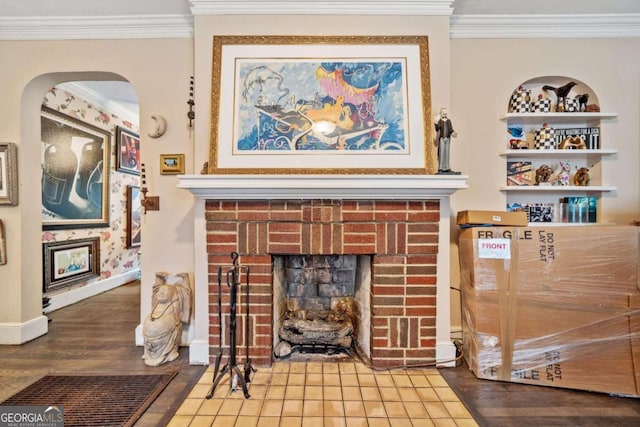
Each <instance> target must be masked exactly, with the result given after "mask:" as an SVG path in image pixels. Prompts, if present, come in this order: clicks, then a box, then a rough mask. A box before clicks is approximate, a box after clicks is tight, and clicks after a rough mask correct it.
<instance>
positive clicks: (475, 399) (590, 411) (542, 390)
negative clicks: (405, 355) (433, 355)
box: [439, 365, 640, 427]
mask: <svg viewBox="0 0 640 427" xmlns="http://www.w3.org/2000/svg"><path fill="white" fill-rule="evenodd" d="M439 371H440V374H441V375H442V376H443V377H444V379H445V380H446V381H447V383H448V384H449V386H450V387H451V388H452V389H453V391H454V392H455V393H456V394H457V395H458V397H459V398H460V400H461V401H462V402H463V403H464V405H465V406H466V408H467V409H468V410H469V412H470V413H471V415H473V418H474V419H475V420H476V422H477V423H478V425H479V426H481V427H484V426H490V427H506V426H518V427H524V426H539V427H554V426H581V427H596V426H598V427H605V426H606V427H627V426H628V427H631V426H634V427H637V426H640V399H636V398H629V397H616V396H609V395H607V394H603V393H590V392H587V391H579V390H568V389H561V388H551V387H542V386H534V385H526V384H515V383H507V382H500V381H490V380H481V379H478V378H476V377H475V376H474V375H473V373H472V372H471V371H470V370H469V369H468V368H467V366H466V365H462V366H458V367H456V368H446V369H440V370H439Z"/></svg>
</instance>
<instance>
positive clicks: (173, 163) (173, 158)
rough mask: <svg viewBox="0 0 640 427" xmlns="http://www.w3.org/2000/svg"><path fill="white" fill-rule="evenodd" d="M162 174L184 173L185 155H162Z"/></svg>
mask: <svg viewBox="0 0 640 427" xmlns="http://www.w3.org/2000/svg"><path fill="white" fill-rule="evenodd" d="M160 173H161V174H162V175H172V174H181V173H184V154H160Z"/></svg>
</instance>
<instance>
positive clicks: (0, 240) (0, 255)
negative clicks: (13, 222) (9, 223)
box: [0, 219, 7, 265]
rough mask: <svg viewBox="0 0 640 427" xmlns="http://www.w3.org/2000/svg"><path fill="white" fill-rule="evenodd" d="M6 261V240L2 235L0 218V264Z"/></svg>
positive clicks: (2, 225)
mask: <svg viewBox="0 0 640 427" xmlns="http://www.w3.org/2000/svg"><path fill="white" fill-rule="evenodd" d="M6 263H7V242H6V237H4V224H3V223H2V220H1V219H0V265H4V264H6Z"/></svg>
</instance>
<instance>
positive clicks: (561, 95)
mask: <svg viewBox="0 0 640 427" xmlns="http://www.w3.org/2000/svg"><path fill="white" fill-rule="evenodd" d="M577 84H578V83H576V82H569V83H567V84H565V85H562V86H559V87H554V86H549V85H544V86H542V90H544V91H549V90H550V91H552V92H553V93H555V95H556V111H557V112H562V111H566V105H565V101H566V99H567V97H568V96H569V92H571V89H572V88H573V87H574V86H575V85H577Z"/></svg>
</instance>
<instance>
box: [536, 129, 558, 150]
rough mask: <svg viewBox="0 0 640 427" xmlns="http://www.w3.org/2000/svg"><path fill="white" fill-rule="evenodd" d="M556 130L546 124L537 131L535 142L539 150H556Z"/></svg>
mask: <svg viewBox="0 0 640 427" xmlns="http://www.w3.org/2000/svg"><path fill="white" fill-rule="evenodd" d="M555 134H556V130H555V129H554V128H552V127H551V126H549V124H548V123H544V124H543V125H542V127H541V128H540V129H538V130H536V131H535V134H534V137H533V141H534V143H535V148H536V149H537V150H551V149H554V148H556V144H555Z"/></svg>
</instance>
